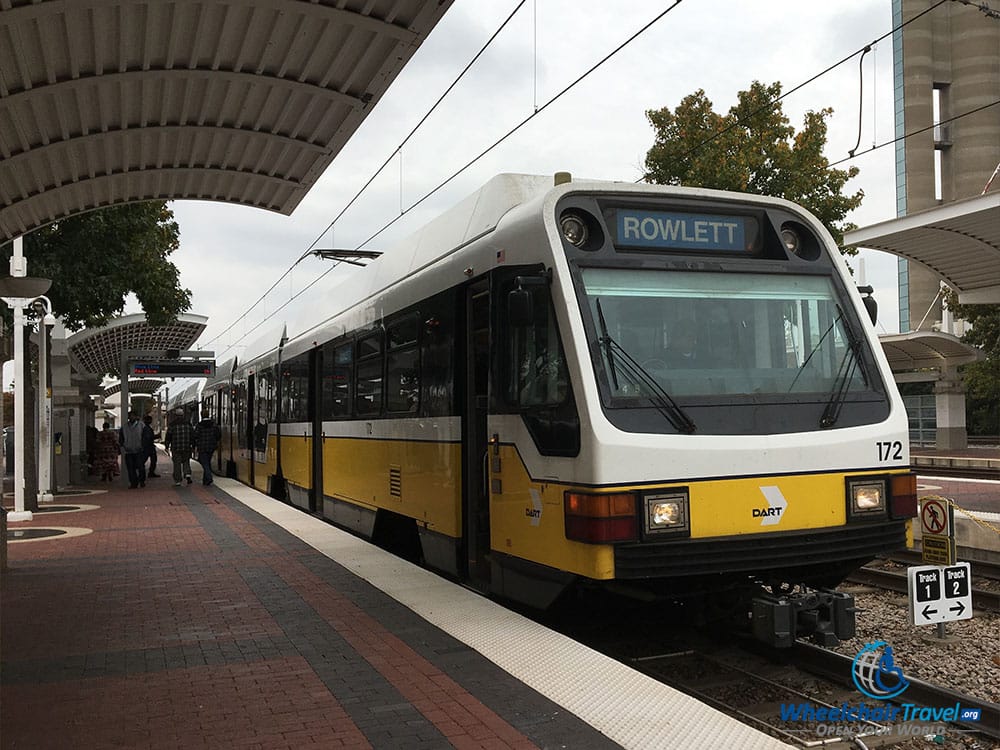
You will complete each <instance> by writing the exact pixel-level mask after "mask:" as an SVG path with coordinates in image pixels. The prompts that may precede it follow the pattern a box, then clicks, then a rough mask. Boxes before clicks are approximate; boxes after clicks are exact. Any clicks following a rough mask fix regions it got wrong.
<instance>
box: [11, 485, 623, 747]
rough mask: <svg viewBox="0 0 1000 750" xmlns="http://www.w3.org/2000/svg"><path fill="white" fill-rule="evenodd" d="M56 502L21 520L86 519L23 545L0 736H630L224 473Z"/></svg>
mask: <svg viewBox="0 0 1000 750" xmlns="http://www.w3.org/2000/svg"><path fill="white" fill-rule="evenodd" d="M220 484H221V482H220ZM108 487H109V485H106V484H104V485H101V484H100V483H98V484H94V485H90V486H88V487H87V488H86V489H89V490H98V491H102V490H107V489H108ZM53 505H55V506H60V507H63V508H67V507H73V506H75V507H79V508H81V509H80V510H64V511H62V512H43V513H37V514H35V517H34V519H33V520H32V521H30V522H27V523H18V524H12V525H11V529H12V530H15V531H16V533H21V532H23V531H25V530H30V529H32V528H38V527H47V528H65V529H74V530H75V531H74V532H72V533H75V534H76V535H75V536H71V535H70V534H65V535H63V536H60V537H55V538H50V539H44V540H38V541H14V542H11V543H10V544H9V545H8V569H7V570H5V571H4V572H3V574H2V599H0V606H2V622H0V630H2V632H0V637H2V641H0V645H2V651H0V655H2V664H0V747H3V748H31V749H32V750H37V749H39V748H74V749H75V750H86V749H88V748H123V747H125V748H226V747H234V748H235V747H239V748H262V749H265V748H266V749H268V750H270V749H271V748H297V749H298V748H361V747H374V748H393V750H395V749H397V748H449V747H456V748H530V747H570V748H603V747H616V746H617V745H616V744H615V743H613V742H611V741H610V740H609V739H608V738H607V737H606V736H604V735H603V734H601V733H599V732H598V731H597V730H595V729H594V728H592V727H591V726H590V725H589V724H586V723H585V722H583V721H582V720H580V719H578V718H577V717H575V716H573V715H572V714H571V713H569V712H567V711H566V710H564V709H562V708H561V707H560V706H558V705H556V704H555V703H553V702H552V701H551V700H549V699H547V698H545V697H544V696H542V695H541V694H539V693H538V692H536V691H534V690H532V689H531V688H529V687H527V686H526V685H524V684H523V683H521V682H519V681H518V680H516V679H514V678H513V677H511V676H510V675H509V674H508V673H507V672H505V671H503V670H502V669H500V668H499V667H497V666H496V665H495V664H494V663H493V662H491V661H489V660H487V659H486V658H485V657H483V656H482V655H480V654H479V653H478V652H476V651H474V650H472V649H471V648H469V647H468V646H466V645H465V644H463V643H462V642H460V641H458V640H456V639H454V638H453V637H451V636H449V635H448V634H446V633H445V632H443V631H442V630H440V629H438V628H436V627H435V626H433V625H431V624H429V623H428V622H427V621H425V620H423V619H421V618H420V617H418V616H417V615H415V614H414V613H413V612H412V611H411V610H410V609H408V608H406V607H404V606H403V605H401V604H400V603H398V602H397V601H396V600H395V599H393V598H391V597H389V596H387V595H386V594H384V593H382V592H381V591H379V590H377V589H375V588H374V587H372V586H371V585H370V584H368V583H367V582H365V581H364V580H362V579H360V578H358V577H356V576H355V575H354V574H352V573H351V572H349V571H348V570H346V569H345V568H343V567H342V566H341V565H339V564H338V563H336V562H334V561H333V560H331V559H330V558H329V557H327V556H325V555H323V554H321V553H319V552H317V551H316V550H315V549H314V548H313V547H310V546H308V545H306V544H305V543H303V542H302V541H300V540H299V539H298V538H296V537H295V536H293V535H292V534H291V533H289V532H287V531H285V530H284V529H282V528H280V527H279V526H276V525H275V524H273V523H271V522H270V521H268V520H267V519H265V518H264V517H262V516H261V515H258V514H257V513H256V512H255V511H253V510H251V509H250V508H248V507H247V506H246V505H244V504H242V503H241V502H239V501H237V500H236V499H234V498H233V497H231V496H230V495H229V494H227V493H226V492H225V491H223V490H222V489H220V488H219V486H218V485H217V486H212V487H202V486H201V485H200V484H198V483H197V482H196V483H195V484H194V485H191V486H184V487H175V486H174V485H173V483H172V482H171V480H170V479H169V478H167V477H164V478H160V479H151V480H149V481H148V482H147V485H146V487H145V488H144V489H136V490H129V489H127V488H126V486H125V485H124V484H120V483H119V484H115V485H113V486H112V487H111V489H110V490H109V491H102V492H99V494H89V495H65V494H60V495H58V496H57V497H56V499H55V502H54V503H53Z"/></svg>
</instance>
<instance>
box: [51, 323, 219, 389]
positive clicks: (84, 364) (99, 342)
mask: <svg viewBox="0 0 1000 750" xmlns="http://www.w3.org/2000/svg"><path fill="white" fill-rule="evenodd" d="M207 323H208V318H206V317H205V316H203V315H190V314H186V313H185V314H181V315H178V316H177V321H176V322H175V323H173V324H171V325H166V326H151V325H149V323H147V322H146V316H145V315H143V314H141V313H140V314H137V315H126V316H125V317H122V318H115V320H113V321H111V322H110V323H109V324H108V325H106V326H104V327H103V328H92V329H91V328H88V329H85V330H83V331H80V332H79V333H74V334H73V335H72V336H70V337H69V338H67V339H66V350H67V354H68V356H69V359H70V362H72V363H73V367H74V369H76V371H77V372H79V373H81V374H89V375H92V376H96V377H101V376H103V375H105V374H107V373H111V372H118V369H119V367H120V366H121V355H122V352H123V351H131V350H137V351H151V350H170V349H177V350H179V351H180V350H184V349H189V348H191V346H193V345H194V342H195V341H197V340H198V337H199V336H201V334H202V332H204V330H205V326H206V325H207Z"/></svg>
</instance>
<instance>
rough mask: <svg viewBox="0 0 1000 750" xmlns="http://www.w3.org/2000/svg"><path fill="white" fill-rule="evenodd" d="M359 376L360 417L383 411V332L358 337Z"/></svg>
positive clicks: (357, 381)
mask: <svg viewBox="0 0 1000 750" xmlns="http://www.w3.org/2000/svg"><path fill="white" fill-rule="evenodd" d="M356 372H357V378H356V381H355V382H356V390H355V396H354V405H355V411H356V413H357V415H358V416H359V417H372V416H378V415H379V414H381V413H382V385H383V381H382V333H381V331H379V332H377V333H373V334H370V335H368V336H364V337H362V338H359V339H358V359H357V369H356Z"/></svg>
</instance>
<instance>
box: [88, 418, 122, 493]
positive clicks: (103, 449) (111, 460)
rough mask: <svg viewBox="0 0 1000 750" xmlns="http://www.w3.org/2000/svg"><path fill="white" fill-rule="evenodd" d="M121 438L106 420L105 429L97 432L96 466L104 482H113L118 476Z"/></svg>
mask: <svg viewBox="0 0 1000 750" xmlns="http://www.w3.org/2000/svg"><path fill="white" fill-rule="evenodd" d="M118 441H119V438H118V435H117V434H116V433H115V431H114V430H112V429H111V423H110V422H105V423H104V429H103V430H102V431H101V432H99V433H97V439H96V440H95V442H96V444H97V447H96V448H95V450H94V467H95V470H96V473H98V474H100V475H101V481H102V482H113V481H114V479H115V477H116V476H118V473H119V469H118V453H119V443H118Z"/></svg>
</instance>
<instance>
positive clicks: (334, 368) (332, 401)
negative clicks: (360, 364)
mask: <svg viewBox="0 0 1000 750" xmlns="http://www.w3.org/2000/svg"><path fill="white" fill-rule="evenodd" d="M353 381H354V345H353V344H351V343H349V342H348V343H341V344H339V345H335V344H333V343H327V344H324V345H323V385H322V389H321V390H322V393H321V396H320V398H321V402H322V407H321V408H322V415H323V419H324V420H325V419H335V418H338V417H349V416H350V415H351V387H352V385H353Z"/></svg>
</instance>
